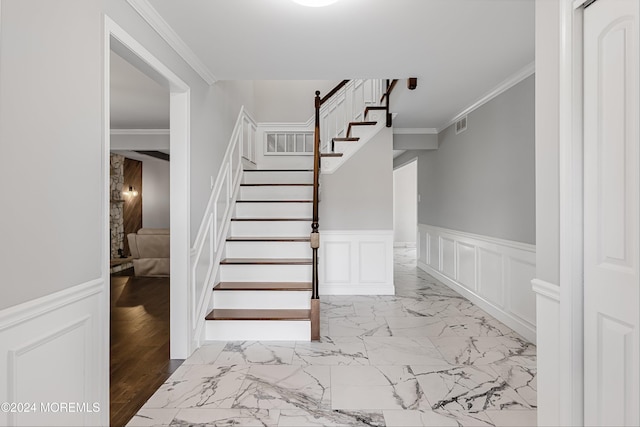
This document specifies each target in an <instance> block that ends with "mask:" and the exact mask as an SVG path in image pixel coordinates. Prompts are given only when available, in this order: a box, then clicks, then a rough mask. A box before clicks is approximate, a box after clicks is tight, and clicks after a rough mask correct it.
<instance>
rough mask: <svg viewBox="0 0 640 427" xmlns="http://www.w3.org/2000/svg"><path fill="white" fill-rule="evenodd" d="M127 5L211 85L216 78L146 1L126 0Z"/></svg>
mask: <svg viewBox="0 0 640 427" xmlns="http://www.w3.org/2000/svg"><path fill="white" fill-rule="evenodd" d="M127 3H129V5H130V6H131V7H132V8H133V9H134V10H135V11H136V12H138V14H139V15H140V16H141V17H142V19H144V20H145V21H146V22H147V23H148V24H149V25H150V26H151V28H153V29H154V30H155V31H156V32H157V33H158V35H160V37H162V39H163V40H164V41H166V42H167V43H168V44H169V46H171V47H172V48H173V50H175V51H176V53H177V54H178V55H180V57H182V59H184V60H185V62H186V63H187V64H188V65H189V66H190V67H191V68H193V70H194V71H195V72H196V73H198V75H199V76H200V77H201V78H202V79H203V80H204V81H205V82H207V84H209V85H212V84H214V83H215V82H216V80H217V79H216V78H215V76H214V75H213V73H212V72H211V70H209V68H208V67H207V66H206V65H205V64H204V62H202V60H201V59H200V58H198V56H197V55H196V54H195V52H193V50H191V48H190V47H189V46H187V44H186V43H185V42H184V40H182V38H181V37H180V36H179V35H178V34H177V33H176V32H175V31H174V29H173V28H171V26H170V25H169V24H168V23H167V21H165V20H164V18H163V17H162V16H161V15H160V14H159V13H158V11H157V10H156V9H155V8H154V7H153V6H152V5H151V3H149V1H148V0H127Z"/></svg>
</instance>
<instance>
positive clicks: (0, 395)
mask: <svg viewBox="0 0 640 427" xmlns="http://www.w3.org/2000/svg"><path fill="white" fill-rule="evenodd" d="M104 289H105V286H104V280H103V279H102V278H100V279H95V280H90V281H88V282H86V283H82V284H80V285H75V286H70V287H69V288H67V289H64V290H62V291H59V292H56V293H53V294H51V295H47V296H45V297H42V298H38V299H36V300H32V301H28V302H26V303H23V304H19V305H17V306H13V307H9V308H7V309H4V310H2V311H0V371H1V372H3V373H4V375H6V377H5V378H6V381H3V383H4V384H3V387H0V402H9V403H16V404H18V403H25V402H32V403H34V404H35V405H36V411H32V412H20V411H18V412H14V413H12V412H8V411H0V425H86V426H93V425H95V426H97V425H107V424H108V423H109V404H108V403H109V400H108V394H107V395H105V393H104V391H105V390H108V388H109V383H108V377H107V376H105V375H104V372H105V370H106V371H107V372H108V357H106V355H108V354H109V347H108V345H109V341H108V339H107V340H105V339H104V336H105V333H104V331H105V330H108V322H109V318H108V316H107V317H104V316H103V313H104V310H102V309H101V308H102V307H101V306H102V305H103V301H104V300H105V299H106V300H107V301H108V298H105V292H104ZM105 362H106V366H105ZM105 368H106V369H105ZM4 375H3V377H4ZM42 378H47V380H48V381H49V383H51V384H55V389H51V388H50V387H49V388H47V387H45V388H43V383H42ZM61 400H64V401H65V402H77V403H78V405H80V404H83V405H85V406H83V410H81V411H77V412H66V411H59V412H44V411H42V408H41V406H40V405H41V404H45V405H46V404H47V403H51V402H60V401H61Z"/></svg>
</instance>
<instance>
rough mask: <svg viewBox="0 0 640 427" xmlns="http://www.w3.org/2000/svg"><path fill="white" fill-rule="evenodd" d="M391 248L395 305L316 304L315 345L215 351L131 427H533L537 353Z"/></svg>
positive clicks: (361, 299)
mask: <svg viewBox="0 0 640 427" xmlns="http://www.w3.org/2000/svg"><path fill="white" fill-rule="evenodd" d="M415 256H416V251H415V249H408V248H401V249H396V251H395V272H394V274H395V285H396V295H395V296H329V297H324V298H322V308H321V313H322V319H321V323H322V324H321V334H322V341H321V342H267V341H265V342H211V343H209V344H207V345H206V346H204V347H202V348H200V349H198V350H197V351H196V352H195V353H194V354H193V355H192V356H191V357H190V358H189V359H187V360H186V361H185V363H184V364H183V365H182V366H181V367H180V368H178V370H177V371H176V372H175V373H174V374H173V375H172V376H171V378H169V380H167V382H165V383H164V385H162V387H161V388H160V389H159V390H158V391H157V392H156V393H155V394H154V395H153V396H152V397H151V399H149V400H148V401H147V403H146V404H145V405H144V407H143V408H142V409H141V410H140V411H139V412H138V414H136V416H135V417H134V418H133V419H132V420H131V421H130V422H129V424H128V425H129V426H149V425H157V426H385V425H386V426H535V425H536V348H535V346H534V345H532V344H531V343H529V342H527V341H526V340H525V339H523V338H522V337H521V336H519V335H518V334H516V333H515V332H514V331H512V330H511V329H509V328H508V327H506V326H505V325H503V324H502V323H500V322H498V321H497V320H496V319H494V318H493V317H491V316H490V315H488V314H487V313H486V312H484V311H483V310H481V309H480V308H478V307H477V306H475V305H474V304H472V303H471V302H469V301H468V300H466V299H465V298H463V297H462V296H460V295H459V294H457V293H456V292H454V291H452V290H451V289H449V288H448V287H446V286H445V285H443V284H441V283H439V282H438V281H437V280H435V279H434V278H433V277H431V276H429V275H428V274H426V273H425V272H423V271H421V270H419V269H418V268H416V261H415Z"/></svg>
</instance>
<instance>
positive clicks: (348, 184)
mask: <svg viewBox="0 0 640 427" xmlns="http://www.w3.org/2000/svg"><path fill="white" fill-rule="evenodd" d="M392 143H393V135H392V134H391V128H384V129H383V130H381V131H380V133H378V134H377V135H376V136H375V137H373V139H372V140H371V141H369V142H368V143H367V144H366V145H365V146H364V147H362V148H361V149H360V151H358V152H357V153H356V154H354V155H353V157H351V158H350V159H349V160H348V161H347V163H346V164H345V165H343V166H342V167H341V168H340V169H338V170H337V171H336V172H334V173H333V174H330V175H322V178H321V179H322V181H321V182H320V191H321V192H322V193H321V199H320V212H319V215H320V229H321V230H392V229H393V156H392Z"/></svg>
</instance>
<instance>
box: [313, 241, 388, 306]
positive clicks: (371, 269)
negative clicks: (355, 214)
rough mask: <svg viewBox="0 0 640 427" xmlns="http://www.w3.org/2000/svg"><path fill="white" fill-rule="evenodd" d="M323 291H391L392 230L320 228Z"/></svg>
mask: <svg viewBox="0 0 640 427" xmlns="http://www.w3.org/2000/svg"><path fill="white" fill-rule="evenodd" d="M318 256H319V273H318V275H319V280H320V283H319V290H320V294H322V295H394V294H395V287H394V284H393V230H348V231H337V230H320V250H319V254H318Z"/></svg>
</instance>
